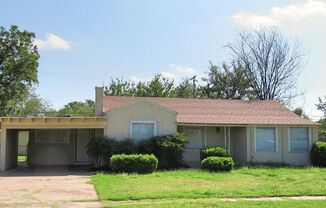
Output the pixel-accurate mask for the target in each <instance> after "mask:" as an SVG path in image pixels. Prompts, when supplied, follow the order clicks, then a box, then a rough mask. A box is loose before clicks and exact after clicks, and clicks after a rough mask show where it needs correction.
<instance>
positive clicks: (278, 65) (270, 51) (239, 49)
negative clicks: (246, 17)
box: [226, 28, 304, 103]
mask: <svg viewBox="0 0 326 208" xmlns="http://www.w3.org/2000/svg"><path fill="white" fill-rule="evenodd" d="M226 47H227V48H228V49H230V51H231V52H232V53H233V56H234V57H235V59H236V61H238V62H239V63H240V65H242V66H244V67H245V75H246V77H247V79H248V80H249V84H250V87H251V88H252V89H253V91H254V92H255V95H256V97H257V98H258V99H260V100H277V101H281V102H283V103H288V102H289V101H290V100H291V99H292V98H294V97H295V96H297V95H298V93H297V92H295V90H296V81H297V77H298V71H299V69H301V67H302V65H303V64H302V58H303V55H304V54H303V52H302V49H301V45H300V44H299V43H298V42H295V43H293V44H290V42H289V41H288V40H287V39H286V38H285V37H284V36H283V35H282V34H281V33H280V32H279V31H278V30H277V29H275V28H271V29H269V28H263V29H260V30H256V31H253V32H246V31H244V32H240V33H239V34H238V38H237V40H236V41H235V42H234V43H230V44H228V45H227V46H226Z"/></svg>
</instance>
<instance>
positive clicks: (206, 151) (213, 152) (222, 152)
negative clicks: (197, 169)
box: [200, 146, 230, 160]
mask: <svg viewBox="0 0 326 208" xmlns="http://www.w3.org/2000/svg"><path fill="white" fill-rule="evenodd" d="M212 156H215V157H230V153H229V151H228V150H226V149H225V148H223V147H218V146H213V147H205V148H202V149H201V150H200V160H204V159H205V158H208V157H212Z"/></svg>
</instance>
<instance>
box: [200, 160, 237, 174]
mask: <svg viewBox="0 0 326 208" xmlns="http://www.w3.org/2000/svg"><path fill="white" fill-rule="evenodd" d="M233 165H234V163H233V159H232V158H231V157H207V158H205V159H204V160H203V161H201V168H202V169H205V170H209V171H230V170H232V169H233Z"/></svg>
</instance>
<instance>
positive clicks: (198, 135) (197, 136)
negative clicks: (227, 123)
mask: <svg viewBox="0 0 326 208" xmlns="http://www.w3.org/2000/svg"><path fill="white" fill-rule="evenodd" d="M203 132H204V128H203V127H188V126H187V127H186V128H185V134H186V137H187V140H188V143H187V145H186V149H200V148H202V147H203V145H204V139H203V135H204V134H203Z"/></svg>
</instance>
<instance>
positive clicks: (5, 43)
mask: <svg viewBox="0 0 326 208" xmlns="http://www.w3.org/2000/svg"><path fill="white" fill-rule="evenodd" d="M34 38H35V35H34V33H31V32H28V31H26V30H24V31H21V30H19V29H18V27H17V26H11V28H10V29H9V30H6V29H5V28H3V27H0V115H1V116H5V115H12V113H13V112H14V109H15V107H16V106H17V104H18V103H19V102H21V101H23V100H24V99H25V98H26V97H27V96H28V90H29V88H31V87H32V86H33V85H34V84H37V83H38V79H37V67H38V59H39V54H38V52H37V47H36V46H35V45H34V44H33V40H34Z"/></svg>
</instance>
